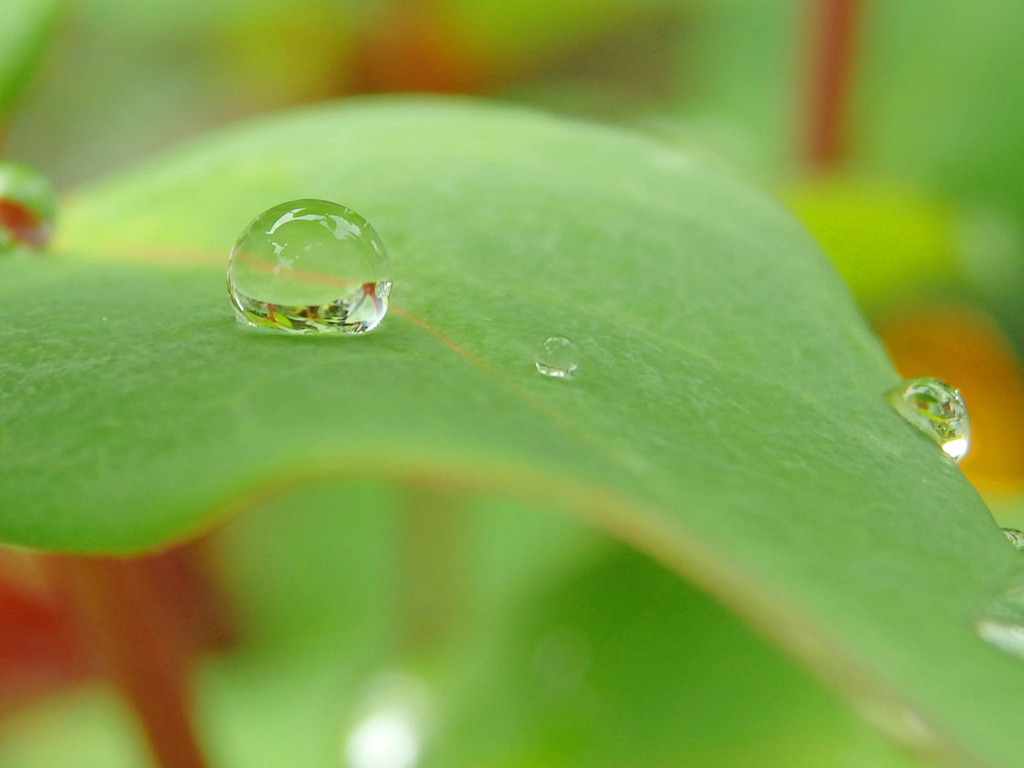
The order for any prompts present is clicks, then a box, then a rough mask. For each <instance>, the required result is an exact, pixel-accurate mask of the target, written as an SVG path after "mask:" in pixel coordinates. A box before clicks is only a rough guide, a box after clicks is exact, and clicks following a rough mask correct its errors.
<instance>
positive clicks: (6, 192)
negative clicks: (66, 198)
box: [0, 161, 57, 252]
mask: <svg viewBox="0 0 1024 768" xmlns="http://www.w3.org/2000/svg"><path fill="white" fill-rule="evenodd" d="M56 217H57V194H56V193H55V192H54V190H53V186H52V185H51V184H50V182H49V180H48V179H47V178H46V177H45V176H43V175H42V174H41V173H39V172H38V171H35V170H33V169H32V168H29V167H28V166H26V165H22V164H21V163H14V162H10V161H2V162H0V252H2V251H13V250H14V249H16V248H30V249H34V250H40V249H42V248H43V247H45V246H46V244H47V243H48V242H49V240H50V238H51V237H52V236H53V222H54V220H55V219H56Z"/></svg>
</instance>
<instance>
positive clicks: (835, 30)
mask: <svg viewBox="0 0 1024 768" xmlns="http://www.w3.org/2000/svg"><path fill="white" fill-rule="evenodd" d="M816 6H817V16H818V18H817V26H816V28H815V41H814V45H815V50H814V54H813V55H814V71H813V74H812V81H811V99H810V112H811V114H810V131H809V134H810V135H809V137H808V140H809V146H808V160H809V161H810V163H811V165H812V166H813V167H815V168H816V169H818V170H831V169H833V168H834V167H836V166H837V165H838V164H839V163H841V162H842V161H843V160H844V159H845V156H846V151H847V146H846V138H847V136H846V127H847V119H848V117H849V114H848V111H849V102H850V93H851V91H852V84H853V70H854V64H855V60H856V48H857V32H858V25H859V21H860V13H861V7H860V6H861V0H817V2H816Z"/></svg>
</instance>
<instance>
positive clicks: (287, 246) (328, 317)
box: [228, 200, 391, 334]
mask: <svg viewBox="0 0 1024 768" xmlns="http://www.w3.org/2000/svg"><path fill="white" fill-rule="evenodd" d="M228 294H229V296H230V299H231V306H232V308H233V309H234V311H235V316H236V317H237V319H238V321H239V322H240V323H242V324H244V325H247V326H251V327H257V328H269V329H273V330H278V331H283V332H285V333H292V334H360V333H366V332H367V331H371V330H373V329H374V328H376V327H377V325H378V324H379V323H380V321H381V320H382V319H383V318H384V315H385V313H386V312H387V309H388V300H389V298H390V295H391V265H390V262H389V260H388V255H387V252H386V251H385V250H384V244H383V243H382V242H381V239H380V237H379V236H378V235H377V232H376V231H375V230H374V229H373V227H371V226H370V225H369V224H368V223H367V222H366V220H365V219H363V217H362V216H360V215H359V214H357V213H356V212H355V211H352V210H350V209H348V208H346V207H344V206H342V205H339V204H337V203H332V202H329V201H327V200H293V201H291V202H287V203H281V204H280V205H276V206H274V207H273V208H270V209H269V210H267V211H264V212H263V213H261V214H260V215H259V216H257V217H256V218H255V219H253V221H252V222H250V224H249V226H247V227H246V228H245V229H244V230H243V231H242V234H241V235H240V236H239V238H238V240H237V241H236V243H235V246H234V248H233V249H232V250H231V255H230V257H229V258H228Z"/></svg>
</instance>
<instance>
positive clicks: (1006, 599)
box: [974, 573, 1024, 661]
mask: <svg viewBox="0 0 1024 768" xmlns="http://www.w3.org/2000/svg"><path fill="white" fill-rule="evenodd" d="M974 629H975V631H976V632H977V633H978V637H980V638H981V639H982V640H984V641H985V642H986V643H988V644H989V645H991V646H993V647H995V648H998V649H999V650H1001V651H1002V652H1003V653H1006V654H1008V655H1010V656H1016V657H1017V658H1019V659H1021V660H1022V661H1024V574H1020V573H1018V574H1015V575H1014V576H1013V577H1012V578H1011V579H1010V580H1009V581H1008V582H1007V583H1006V585H1005V586H1003V588H1002V589H1001V590H999V591H998V592H997V593H996V594H995V596H994V597H990V598H989V599H988V600H987V601H986V602H985V604H984V605H983V606H982V608H981V610H980V611H978V614H977V616H976V617H975V621H974Z"/></svg>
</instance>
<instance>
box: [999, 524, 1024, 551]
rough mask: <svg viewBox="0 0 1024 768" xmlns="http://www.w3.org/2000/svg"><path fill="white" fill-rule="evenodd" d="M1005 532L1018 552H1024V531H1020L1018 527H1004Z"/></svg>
mask: <svg viewBox="0 0 1024 768" xmlns="http://www.w3.org/2000/svg"><path fill="white" fill-rule="evenodd" d="M1003 533H1005V534H1006V538H1008V539H1009V540H1010V543H1011V544H1013V548H1014V549H1016V550H1017V551H1018V552H1024V531H1018V530H1017V529H1016V528H1003Z"/></svg>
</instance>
